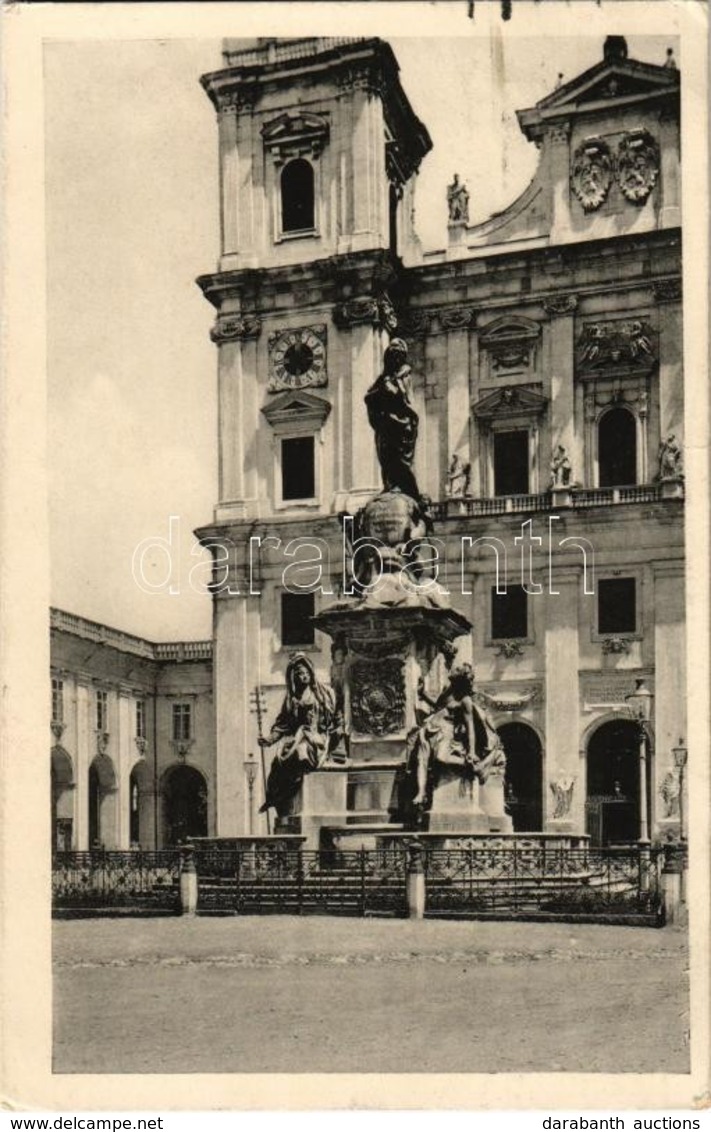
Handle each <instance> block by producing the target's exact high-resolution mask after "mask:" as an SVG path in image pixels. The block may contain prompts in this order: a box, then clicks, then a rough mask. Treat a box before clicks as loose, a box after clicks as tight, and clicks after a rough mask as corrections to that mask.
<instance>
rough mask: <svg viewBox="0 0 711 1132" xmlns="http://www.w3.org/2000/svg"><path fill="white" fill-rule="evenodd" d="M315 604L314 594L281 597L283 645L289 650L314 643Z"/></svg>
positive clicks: (283, 595)
mask: <svg viewBox="0 0 711 1132" xmlns="http://www.w3.org/2000/svg"><path fill="white" fill-rule="evenodd" d="M314 610H315V603H314V595H313V594H282V595H281V643H282V645H284V646H285V647H287V648H290V647H291V646H293V645H312V644H313V643H314V625H313V621H312V617H313V615H314Z"/></svg>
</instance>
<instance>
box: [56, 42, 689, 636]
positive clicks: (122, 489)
mask: <svg viewBox="0 0 711 1132" xmlns="http://www.w3.org/2000/svg"><path fill="white" fill-rule="evenodd" d="M511 24H514V21H511ZM510 29H511V25H510V24H505V25H504V24H501V25H500V27H496V28H495V29H494V32H493V33H492V34H491V35H490V36H486V37H483V36H481V35H479V36H477V37H473V38H469V37H467V38H458V39H454V38H447V39H444V38H442V39H419V38H410V39H404V38H403V39H393V38H390V40H389V41H390V43H391V44H392V46H393V48H394V50H395V54H396V56H397V58H398V60H399V63H400V67H401V80H402V83H403V86H404V88H405V91H406V92H407V94H408V96H409V98H410V100H411V102H412V104H413V107H414V109H415V111H416V113H417V114H418V115H419V116H420V117H421V118H422V120H423V121H424V122H425V124H426V126H427V128H428V130H429V132H430V134H431V136H432V140H433V143H434V148H433V150H432V152H431V153H430V154H429V155H428V156H427V158H426V159H425V161H424V163H423V167H422V171H421V174H420V177H419V179H418V186H417V197H416V219H417V227H418V232H419V235H420V237H421V239H422V242H423V245H424V248H425V250H432V249H435V248H442V247H444V245H445V243H446V225H447V208H446V195H445V194H446V186H447V184H448V182H449V181H451V178H452V174H453V173H454V172H455V171H456V172H458V173H459V175H460V178H461V179H462V180H463V181H464V182H465V183H466V184H467V186H468V188H469V191H470V195H471V201H470V219H471V222H472V223H477V222H479V221H481V220H484V219H486V217H487V216H489V215H490V214H491V213H492V212H495V211H500V210H501V209H503V208H505V207H506V206H507V205H508V204H510V203H511V202H512V201H513V200H514V199H515V198H516V197H517V196H518V195H519V194H520V193H521V192H522V191H523V189H524V188H525V187H526V185H527V184H528V182H529V181H530V179H531V177H532V176H533V173H534V171H535V168H536V164H537V158H538V151H537V150H536V148H535V146H533V145H531V144H530V143H528V142H526V140H525V138H524V137H523V135H522V134H521V133H520V131H519V128H518V124H517V121H516V117H515V111H516V109H517V108H523V107H527V106H532V105H533V104H534V103H535V102H537V101H538V100H539V99H541V98H543V97H544V96H545V95H546V94H548V93H550V91H551V90H552V89H553V88H554V86H555V84H556V80H557V76H558V73H559V72H561V71H562V72H563V75H564V78H563V81H568V80H569V79H571V78H573V77H574V76H575V75H576V74H578V73H580V72H581V71H583V70H585V69H587V68H588V67H591V66H593V65H594V64H595V63H597V62H598V61H599V60H600V58H601V57H602V36H601V35H598V34H595V35H591V34H587V35H584V36H583V37H581V38H578V39H570V38H567V39H562V38H561V39H557V40H555V41H553V46H552V40H551V37H550V36H540V37H537V38H526V39H523V38H521V37H520V36H519V37H516V36H515V34H514V33H515V27H514V28H513V30H510ZM581 30H582V29H581ZM588 30H589V29H588ZM668 43H669V37H666V38H661V37H651V36H648V37H645V36H629V37H628V44H629V53H630V56H631V57H633V58H637V59H640V60H643V61H646V62H653V63H662V62H663V61H664V56H665V50H666V46H667V45H668ZM220 65H221V55H220V43H219V42H218V41H216V40H201V39H194V40H185V39H171V40H166V39H163V40H132V41H125V42H117V41H116V40H112V41H106V42H102V41H101V40H92V41H90V42H58V41H52V42H48V43H46V44H45V50H44V90H45V108H46V109H45V122H46V129H45V177H46V233H47V237H46V238H47V311H48V314H47V370H48V409H49V422H50V424H49V444H48V466H49V513H50V559H51V578H52V582H51V585H52V590H51V600H52V604H53V605H55V606H59V607H60V608H63V609H66V610H68V611H70V612H73V613H79V614H81V615H83V616H85V617H88V618H90V619H92V620H96V621H101V622H103V623H105V624H108V625H112V626H115V627H117V628H120V629H123V630H125V631H127V632H133V633H136V634H138V635H140V636H145V637H147V638H149V639H152V640H179V639H193V638H207V637H209V636H210V634H211V605H210V599H209V597H208V596H206V595H205V594H198V593H196V592H195V591H194V589H193V588H192V587H191V586H190V584H189V580H188V579H189V573H190V570H191V569H192V568H193V567H194V566H195V565H196V564H197V563H198V561H199V559H198V557H195V556H194V555H193V553H192V552H193V551H196V550H197V547H196V544H195V540H194V537H193V534H192V532H193V530H194V529H195V528H196V527H199V526H201V525H203V524H205V523H207V522H209V521H210V519H211V517H212V511H213V507H214V505H215V502H216V498H217V456H216V454H217V412H216V374H217V353H216V348H215V346H214V345H213V344H212V343H211V342H210V340H209V336H208V335H209V329H210V326H211V325H212V322H213V318H214V312H213V310H212V307H211V306H210V305H209V304H208V303H207V302H206V301H205V300H204V299H203V297H202V295H201V293H200V291H199V289H198V287H197V286H196V285H195V278H196V277H197V276H198V275H200V274H202V273H204V272H209V271H211V270H214V268H215V266H216V263H217V256H218V252H219V248H218V239H219V220H218V211H217V205H218V182H217V126H216V121H215V115H214V111H213V109H212V106H211V104H210V102H209V101H208V99H207V97H206V96H205V94H204V92H203V91H202V89H201V87H200V85H199V76H200V75H201V74H203V73H204V72H206V71H210V70H216V69H218V68H219V67H220ZM171 516H175V519H174V520H173V523H172V551H171V569H170V577H169V578H168V556H167V553H166V552H164V551H161V550H159V549H155V548H154V549H153V551H152V552H151V553H149V554H148V555H147V556H146V558H145V560H144V564H145V567H146V569H145V576H146V580H147V581H149V582H153V583H155V584H156V585H157V584H159V583H160V582H162V581H164V580H166V581H169V582H170V586H167V585H166V586H164V587H163V588H162V590H161V591H160V592H144V591H142V590H141V588H139V586H138V585H137V583H136V581H135V578H134V574H133V570H132V562H133V556H134V552H135V550H136V548H137V547H138V546H139V544H141V543H142V541H143V540H146V539H156V538H162V539H166V540H167V539H168V536H169V531H170V530H171V526H170V523H171ZM204 576H205V574H204V572H203V577H204ZM170 589H172V590H173V591H174V592H169V590H170Z"/></svg>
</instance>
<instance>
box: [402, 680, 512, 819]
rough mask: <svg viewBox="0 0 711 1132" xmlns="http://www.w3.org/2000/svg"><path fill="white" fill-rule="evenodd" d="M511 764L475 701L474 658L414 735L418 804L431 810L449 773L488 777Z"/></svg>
mask: <svg viewBox="0 0 711 1132" xmlns="http://www.w3.org/2000/svg"><path fill="white" fill-rule="evenodd" d="M421 698H422V697H421ZM429 702H430V703H431V702H432V701H429ZM505 768H506V755H505V753H504V748H503V746H502V743H501V740H500V738H499V736H498V734H497V732H496V730H495V728H494V726H493V724H492V723H491V721H490V720H489V718H488V716H487V715H486V714H485V713H484V712H483V711H482V710H481V708H479V707H478V706H477V705H476V704H475V702H474V670H473V669H472V667H471V665H469V664H462V665H459V666H457V667H456V668H452V670H451V671H450V674H449V680H448V682H447V684H446V685H445V687H444V688H443V689H442V691H441V692H440V694H439V696H438V697H437V700H436V701H435V702H434V705H433V711H432V714H431V715H430V716H428V717H427V718H426V719H425V721H424V723H423V724H422V725H421V726H420V727H419V728H418V729H417V730H416V731H415V732H414V733H413V735H412V736H411V740H410V748H409V752H408V765H407V774H408V776H409V777H410V778H411V779H414V787H415V789H414V798H413V802H412V805H413V806H414V807H415V809H419V810H420V811H421V812H422V811H425V810H429V809H430V808H431V805H432V795H433V793H434V791H435V789H436V788H437V785H438V781H439V779H440V777H441V776H442V775H443V774H450V775H451V774H452V773H454V774H455V775H456V776H458V777H460V778H461V779H462V780H463V781H464V782H473V781H474V780H475V779H478V781H479V782H486V780H487V778H489V777H490V776H491V775H498V776H500V777H503V774H504V770H505Z"/></svg>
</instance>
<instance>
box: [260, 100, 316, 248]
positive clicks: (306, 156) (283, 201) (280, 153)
mask: <svg viewBox="0 0 711 1132" xmlns="http://www.w3.org/2000/svg"><path fill="white" fill-rule="evenodd" d="M328 137H329V124H328V119H327V118H326V117H325V116H323V115H321V114H314V113H311V112H307V111H302V110H294V111H286V112H285V113H283V114H280V115H279V116H278V117H277V118H274V119H272V120H271V121H270V122H267V123H265V125H263V126H262V141H263V144H264V149H265V153H266V155H267V157H268V158H269V160H268V162H267V190H268V193H269V195H270V198H271V202H272V211H273V217H274V239H275V241H279V240H285V239H294V238H299V237H305V236H312V237H313V236H318V235H319V233H320V230H321V228H322V225H323V217H322V205H321V202H322V191H321V189H322V184H323V174H322V168H321V165H322V154H323V150H324V148H325V146H326V145H327V143H328Z"/></svg>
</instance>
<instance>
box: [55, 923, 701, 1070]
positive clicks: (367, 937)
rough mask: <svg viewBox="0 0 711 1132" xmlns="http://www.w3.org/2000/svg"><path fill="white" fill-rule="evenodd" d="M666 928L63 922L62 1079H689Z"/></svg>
mask: <svg viewBox="0 0 711 1132" xmlns="http://www.w3.org/2000/svg"><path fill="white" fill-rule="evenodd" d="M685 945H686V936H685V934H684V933H683V932H681V931H679V930H677V929H675V928H665V929H661V930H655V929H651V928H623V927H619V928H618V927H602V926H596V925H587V924H586V925H569V924H505V923H456V922H451V921H450V922H443V921H425V922H424V923H412V922H408V921H400V920H393V921H389V920H383V921H380V920H361V919H336V918H326V917H308V918H303V919H301V918H298V917H288V916H278V917H277V916H275V917H266V916H263V917H239V918H226V919H202V918H201V919H193V920H190V919H187V918H186V919H150V920H136V919H130V920H83V921H58V922H55V924H54V955H55V983H54V994H55V999H54V1002H55V1038H54V1047H55V1054H54V1067H55V1072H66V1073H73V1072H74V1073H103V1072H113V1073H117V1072H118V1073H140V1072H146V1073H170V1072H175V1073H187V1072H217V1073H219V1072H264V1071H271V1072H277V1073H278V1072H282V1073H290V1072H291V1073H299V1072H301V1073H304V1072H327V1071H333V1072H346V1071H348V1072H370V1073H372V1072H378V1073H406V1072H428V1071H430V1072H469V1073H471V1072H477V1073H494V1072H513V1071H524V1072H525V1071H535V1072H547V1071H548V1072H550V1071H555V1070H563V1071H564V1070H573V1071H576V1072H596V1071H597V1072H629V1073H653V1072H665V1073H684V1072H688V1050H687V1045H686V1031H687V1027H688V989H687V977H686V966H687V958H686V946H685Z"/></svg>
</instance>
